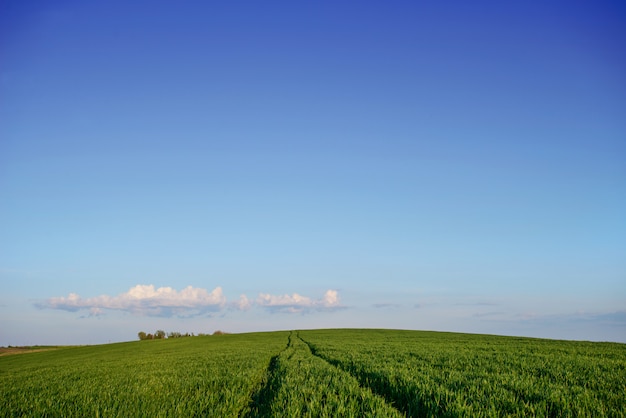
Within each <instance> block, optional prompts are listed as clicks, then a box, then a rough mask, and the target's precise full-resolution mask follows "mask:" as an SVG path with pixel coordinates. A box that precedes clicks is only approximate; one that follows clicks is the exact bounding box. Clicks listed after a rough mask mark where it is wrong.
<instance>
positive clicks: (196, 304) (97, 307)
mask: <svg viewBox="0 0 626 418" xmlns="http://www.w3.org/2000/svg"><path fill="white" fill-rule="evenodd" d="M36 306H37V307H39V308H46V309H60V310H65V311H71V312H76V311H85V312H86V315H85V316H84V317H96V316H101V315H104V314H105V313H106V312H107V311H123V312H131V313H134V314H139V315H147V316H193V315H201V314H206V313H211V312H217V311H222V310H224V309H225V308H229V309H235V310H240V311H248V310H250V309H253V308H255V307H258V308H262V309H266V310H268V311H270V312H283V313H306V312H312V311H332V310H337V309H343V308H344V307H343V306H342V305H341V304H340V301H339V294H338V292H337V291H336V290H327V291H326V292H325V293H324V295H322V297H321V298H319V299H313V298H310V297H308V296H302V295H300V294H298V293H293V294H291V295H288V294H286V295H271V294H268V293H260V294H259V296H258V297H257V298H256V300H251V299H249V298H248V297H247V296H246V295H245V294H242V295H240V296H239V299H238V300H236V301H232V302H230V303H228V304H227V303H226V297H225V296H224V294H223V292H222V288H221V287H216V288H215V289H213V290H212V291H211V292H209V291H207V290H206V289H202V288H197V287H192V286H187V287H186V288H184V289H182V290H180V291H179V290H176V289H173V288H171V287H159V288H155V287H154V285H136V286H134V287H132V288H130V289H129V290H128V291H127V292H124V293H121V294H119V295H117V296H109V295H100V296H95V297H91V298H83V297H81V296H79V295H78V294H76V293H70V294H69V295H67V296H61V297H53V298H49V299H47V300H45V301H43V302H40V303H37V304H36Z"/></svg>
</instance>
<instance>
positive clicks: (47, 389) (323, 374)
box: [0, 330, 626, 417]
mask: <svg viewBox="0 0 626 418" xmlns="http://www.w3.org/2000/svg"><path fill="white" fill-rule="evenodd" d="M0 416H7V417H8V416H37V417H43V416H50V417H96V416H103V417H109V416H113V417H118V416H119V417H130V416H180V417H188V416H214V417H254V416H286V417H300V416H308V417H313V416H315V417H317V416H320V417H335V416H354V417H361V416H376V417H392V416H395V417H400V416H419V417H421V416H423V417H426V416H448V417H454V416H467V417H470V416H471V417H474V416H551V417H552V416H555V417H559V416H568V417H570V416H571V417H573V416H589V417H596V416H600V417H601V416H608V417H623V416H626V345H625V344H616V343H589V342H574V341H556V340H540V339H530V338H513V337H498V336H486V335H470V334H454V333H436V332H422V331H393V330H314V331H292V332H288V331H285V332H267V333H250V334H231V335H220V336H203V337H189V338H173V339H164V340H149V341H135V342H129V343H118V344H107V345H99V346H85V347H60V348H54V349H50V350H45V351H42V350H32V352H28V353H25V354H19V355H11V354H9V355H4V356H0Z"/></svg>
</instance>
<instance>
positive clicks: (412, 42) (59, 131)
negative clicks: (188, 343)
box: [0, 0, 626, 345]
mask: <svg viewBox="0 0 626 418" xmlns="http://www.w3.org/2000/svg"><path fill="white" fill-rule="evenodd" d="M0 283H1V287H2V290H1V292H0V345H9V344H11V345H22V344H83V343H102V342H108V341H123V340H132V339H135V338H136V334H137V332H138V331H140V330H144V331H147V332H152V331H154V330H156V329H165V330H166V331H181V332H196V333H197V332H212V331H214V330H216V329H222V330H226V331H231V332H244V331H256V330H274V329H297V328H321V327H386V328H408V329H431V330H442V331H462V332H477V333H494V334H505V335H526V336H535V337H548V338H568V339H590V340H610V341H622V342H626V6H624V3H623V2H621V1H613V2H611V1H595V2H586V1H560V2H558V1H549V2H526V1H524V2H522V1H519V2H501V1H479V2H466V1H452V2H430V1H429V2H426V1H424V2H422V1H417V2H401V1H398V2H334V1H333V2H330V1H329V2H313V3H306V2H305V3H303V2H293V1H289V2H287V1H285V2H238V3H237V4H236V5H235V4H234V3H230V2H226V3H223V4H222V3H220V4H214V2H204V1H188V2H171V1H167V2H166V1H137V2H127V1H111V2H86V1H70V0H68V1H58V2H47V1H40V2H37V1H33V2H23V1H17V0H9V1H3V2H2V3H1V5H0Z"/></svg>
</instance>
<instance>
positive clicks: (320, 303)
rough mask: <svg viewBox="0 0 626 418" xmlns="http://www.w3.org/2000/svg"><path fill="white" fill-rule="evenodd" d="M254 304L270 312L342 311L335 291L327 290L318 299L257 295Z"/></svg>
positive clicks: (295, 295)
mask: <svg viewBox="0 0 626 418" xmlns="http://www.w3.org/2000/svg"><path fill="white" fill-rule="evenodd" d="M256 304H257V305H258V306H261V307H263V308H265V309H267V310H269V311H270V312H283V313H306V312H310V311H324V310H336V309H342V308H343V306H341V304H340V302H339V294H338V292H337V291H336V290H327V291H326V293H324V296H323V297H322V298H320V299H311V298H309V297H307V296H302V295H299V294H297V293H294V294H292V295H270V294H267V293H261V294H259V297H258V298H257V300H256Z"/></svg>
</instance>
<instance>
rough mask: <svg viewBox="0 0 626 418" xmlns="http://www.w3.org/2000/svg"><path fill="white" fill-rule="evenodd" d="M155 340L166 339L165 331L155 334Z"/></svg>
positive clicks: (158, 331)
mask: <svg viewBox="0 0 626 418" xmlns="http://www.w3.org/2000/svg"><path fill="white" fill-rule="evenodd" d="M154 338H157V339H159V340H161V339H163V338H165V331H163V330H162V329H160V330H157V332H155V333H154Z"/></svg>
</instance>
